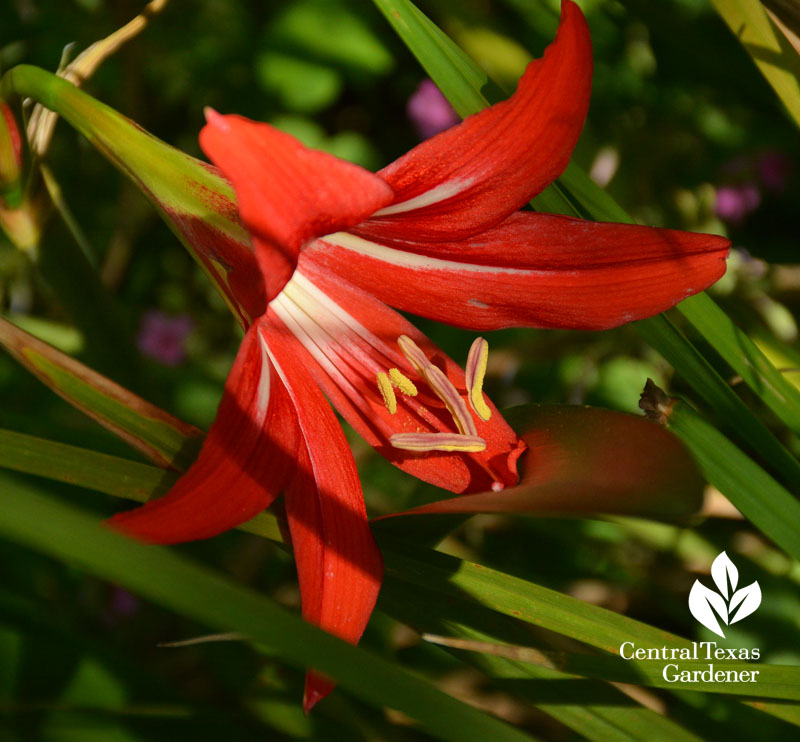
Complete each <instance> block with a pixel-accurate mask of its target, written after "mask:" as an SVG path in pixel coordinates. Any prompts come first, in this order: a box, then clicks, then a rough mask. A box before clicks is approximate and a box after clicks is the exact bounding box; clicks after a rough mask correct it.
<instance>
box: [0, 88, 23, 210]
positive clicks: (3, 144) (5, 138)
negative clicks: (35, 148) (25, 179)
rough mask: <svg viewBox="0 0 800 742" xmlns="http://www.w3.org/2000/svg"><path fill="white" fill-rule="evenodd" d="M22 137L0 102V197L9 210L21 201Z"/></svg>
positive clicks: (9, 111) (7, 107) (5, 105)
mask: <svg viewBox="0 0 800 742" xmlns="http://www.w3.org/2000/svg"><path fill="white" fill-rule="evenodd" d="M21 175H22V137H20V134H19V129H18V128H17V122H16V121H15V120H14V114H13V112H12V111H11V108H10V107H9V106H8V104H7V103H5V102H3V101H0V197H1V198H2V199H3V201H4V202H5V204H6V206H8V207H9V208H15V207H17V206H19V204H20V202H21V201H22V178H21Z"/></svg>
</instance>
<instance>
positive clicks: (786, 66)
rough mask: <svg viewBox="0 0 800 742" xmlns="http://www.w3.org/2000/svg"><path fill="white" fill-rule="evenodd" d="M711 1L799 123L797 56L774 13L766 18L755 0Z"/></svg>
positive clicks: (798, 57) (799, 84) (799, 98)
mask: <svg viewBox="0 0 800 742" xmlns="http://www.w3.org/2000/svg"><path fill="white" fill-rule="evenodd" d="M711 4H712V5H713V6H714V7H715V8H716V9H717V12H718V13H719V14H720V15H721V16H722V19H723V20H724V21H725V23H727V24H728V28H730V30H731V31H732V32H733V34H734V35H735V36H736V38H737V39H739V41H741V43H742V46H744V48H745V50H746V51H747V53H748V54H749V55H750V56H751V57H752V58H753V61H754V62H755V63H756V66H757V67H758V69H759V70H761V74H762V75H764V77H765V78H766V79H767V82H769V84H770V85H772V87H773V89H774V90H775V92H776V93H777V94H778V97H779V98H780V99H781V101H782V102H783V105H784V106H786V110H787V111H788V112H789V115H790V116H791V117H792V118H793V119H794V121H795V123H796V124H797V125H798V126H800V56H798V53H797V50H796V49H795V48H794V47H793V46H792V44H791V42H790V40H789V39H788V38H787V36H786V34H785V33H784V32H783V31H782V30H781V29H780V26H779V25H778V24H777V23H776V20H777V18H776V16H774V15H772V17H770V15H771V14H770V12H769V11H768V10H766V9H765V8H764V6H763V5H762V4H761V3H760V2H759V1H758V0H711ZM772 4H773V5H779V4H778V3H772ZM795 12H796V10H795Z"/></svg>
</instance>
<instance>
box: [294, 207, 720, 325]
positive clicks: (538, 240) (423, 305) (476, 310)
mask: <svg viewBox="0 0 800 742" xmlns="http://www.w3.org/2000/svg"><path fill="white" fill-rule="evenodd" d="M382 243H383V244H379V243H378V242H377V241H374V242H369V241H366V240H363V239H361V238H358V237H355V236H353V235H349V234H337V235H330V236H329V237H328V238H326V240H325V241H322V240H320V241H318V242H317V243H315V244H314V245H313V246H312V247H311V248H310V249H309V250H307V251H306V252H305V253H304V259H305V260H306V262H307V263H308V264H311V263H313V264H315V265H316V266H318V270H319V271H325V270H327V271H331V272H335V273H338V274H341V275H346V276H347V278H348V280H349V281H351V282H352V283H354V284H356V285H357V286H359V287H361V288H362V289H364V290H365V291H368V292H370V293H372V294H374V295H375V296H377V297H378V298H379V299H381V300H383V301H385V302H386V303H387V304H390V305H392V306H394V307H397V308H398V309H402V310H404V311H408V312H413V313H414V314H419V315H422V316H423V317H430V318H432V319H436V320H440V321H442V322H447V323H449V324H452V325H456V326H459V327H468V328H470V329H473V330H488V329H497V328H501V327H512V326H530V327H550V328H569V329H579V330H602V329H606V328H609V327H615V326H617V325H621V324H624V323H625V322H631V321H632V320H637V319H642V318H644V317H649V316H651V315H654V314H657V313H658V312H662V311H664V310H665V309H669V308H670V307H672V306H674V305H675V304H677V303H678V302H679V301H681V300H682V299H685V298H686V297H687V296H691V295H692V294H696V293H697V292H698V291H702V290H703V289H704V288H706V287H707V286H709V285H710V284H712V283H713V282H714V281H716V280H717V279H718V278H719V277H720V276H722V274H723V273H724V272H725V257H726V256H727V253H728V247H729V246H730V243H729V241H728V240H726V239H724V238H723V237H718V236H715V235H708V234H694V233H692V232H680V231H677V230H671V229H657V228H654V227H640V226H638V225H631V224H611V223H602V222H590V221H583V220H581V219H570V218H568V217H562V216H555V215H552V214H539V213H534V212H528V211H521V212H518V213H516V214H514V215H512V216H511V217H509V218H508V219H506V220H505V221H504V222H503V223H502V224H500V225H499V226H498V227H495V228H494V229H491V230H488V231H487V232H484V233H483V234H480V235H476V236H475V237H474V238H472V239H468V240H464V241H462V242H457V243H444V242H443V243H435V244H432V243H424V244H423V243H418V242H411V241H401V240H394V241H390V240H382Z"/></svg>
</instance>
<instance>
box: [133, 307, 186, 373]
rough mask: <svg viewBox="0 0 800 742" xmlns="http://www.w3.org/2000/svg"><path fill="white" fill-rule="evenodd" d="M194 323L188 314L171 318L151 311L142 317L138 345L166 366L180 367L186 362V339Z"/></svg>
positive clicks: (156, 311)
mask: <svg viewBox="0 0 800 742" xmlns="http://www.w3.org/2000/svg"><path fill="white" fill-rule="evenodd" d="M193 327H194V321H193V320H192V318H191V317H190V316H189V315H187V314H179V315H176V316H174V317H170V316H169V315H168V314H164V312H161V311H159V310H158V309H151V310H150V311H149V312H146V313H145V315H144V316H143V317H142V324H141V327H140V328H139V335H138V337H137V338H136V344H137V346H138V348H139V350H140V351H141V352H142V353H143V354H144V355H146V356H148V357H149V358H152V359H154V360H156V361H158V362H159V363H163V364H164V365H165V366H178V365H179V364H181V363H183V362H184V361H185V360H186V337H187V335H188V334H189V333H190V332H191V331H192V328H193Z"/></svg>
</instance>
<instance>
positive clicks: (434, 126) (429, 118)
mask: <svg viewBox="0 0 800 742" xmlns="http://www.w3.org/2000/svg"><path fill="white" fill-rule="evenodd" d="M406 113H407V114H408V118H409V119H411V123H413V124H414V127H415V128H416V130H417V133H418V134H419V136H420V139H428V138H429V137H432V136H433V135H434V134H438V133H439V132H440V131H444V130H445V129H449V128H450V127H451V126H453V125H454V124H457V123H458V122H459V121H461V119H460V117H459V115H458V114H457V113H456V112H455V111H454V110H453V107H452V106H451V105H450V103H448V101H447V98H445V97H444V95H442V91H441V90H439V88H437V87H436V85H435V83H434V82H433V81H432V80H423V81H422V82H421V83H420V84H419V85H417V89H416V90H415V91H414V94H413V95H412V96H411V97H410V98H409V99H408V105H407V106H406Z"/></svg>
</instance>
